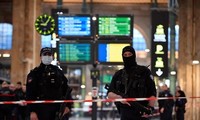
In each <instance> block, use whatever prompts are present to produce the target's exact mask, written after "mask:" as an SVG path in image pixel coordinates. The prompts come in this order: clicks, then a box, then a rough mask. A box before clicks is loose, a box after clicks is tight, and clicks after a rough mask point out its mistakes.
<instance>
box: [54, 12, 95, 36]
mask: <svg viewBox="0 0 200 120" xmlns="http://www.w3.org/2000/svg"><path fill="white" fill-rule="evenodd" d="M57 23H58V28H57V29H58V30H57V33H58V35H59V36H60V37H78V36H81V37H83V36H88V37H90V36H92V30H91V29H92V26H91V25H92V24H91V17H90V16H88V15H86V16H84V15H80V16H78V15H76V16H67V15H61V16H58V22H57Z"/></svg>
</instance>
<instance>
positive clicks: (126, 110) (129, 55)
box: [107, 46, 156, 120]
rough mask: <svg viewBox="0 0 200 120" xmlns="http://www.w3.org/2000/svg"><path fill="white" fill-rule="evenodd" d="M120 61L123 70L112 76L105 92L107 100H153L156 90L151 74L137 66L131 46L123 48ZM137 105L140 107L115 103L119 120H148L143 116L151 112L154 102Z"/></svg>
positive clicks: (143, 102)
mask: <svg viewBox="0 0 200 120" xmlns="http://www.w3.org/2000/svg"><path fill="white" fill-rule="evenodd" d="M122 59H123V64H124V68H123V69H120V70H118V71H117V72H115V74H114V75H113V78H112V80H111V83H110V86H109V89H108V92H107V93H108V98H110V99H121V98H155V96H156V88H155V83H154V81H153V79H152V77H151V72H150V70H149V69H148V68H147V67H146V66H142V65H138V64H137V62H136V53H135V50H134V48H133V47H132V46H125V47H124V48H123V49H122ZM137 103H139V104H140V105H141V107H140V106H139V107H138V106H135V105H134V104H133V102H131V101H120V102H115V105H116V107H117V109H118V111H119V113H120V116H121V118H120V120H141V119H142V120H148V118H145V116H148V115H149V114H150V113H151V112H152V110H153V109H154V108H153V107H154V103H155V101H151V100H150V101H138V102H137ZM141 108H144V109H141ZM144 115H145V116H144Z"/></svg>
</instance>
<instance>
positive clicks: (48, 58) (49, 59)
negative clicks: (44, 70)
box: [42, 56, 53, 65]
mask: <svg viewBox="0 0 200 120" xmlns="http://www.w3.org/2000/svg"><path fill="white" fill-rule="evenodd" d="M52 60H53V57H52V56H42V63H43V64H45V65H50V64H51V62H52Z"/></svg>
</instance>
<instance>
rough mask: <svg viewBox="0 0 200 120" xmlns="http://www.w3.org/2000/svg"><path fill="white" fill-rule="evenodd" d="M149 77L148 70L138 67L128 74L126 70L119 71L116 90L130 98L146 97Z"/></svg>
mask: <svg viewBox="0 0 200 120" xmlns="http://www.w3.org/2000/svg"><path fill="white" fill-rule="evenodd" d="M147 75H149V73H148V68H147V67H145V66H139V65H137V66H136V67H134V68H133V69H132V72H131V73H130V74H127V73H126V71H125V70H124V69H121V70H120V71H119V75H118V79H117V81H116V88H117V90H119V92H121V93H124V94H126V95H127V96H128V97H130V98H143V97H146V93H147V90H146V82H145V80H146V77H147Z"/></svg>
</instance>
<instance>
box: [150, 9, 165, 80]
mask: <svg viewBox="0 0 200 120" xmlns="http://www.w3.org/2000/svg"><path fill="white" fill-rule="evenodd" d="M167 35H168V12H165V11H152V45H151V71H152V74H153V75H154V76H158V77H167V76H168V37H167Z"/></svg>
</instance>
